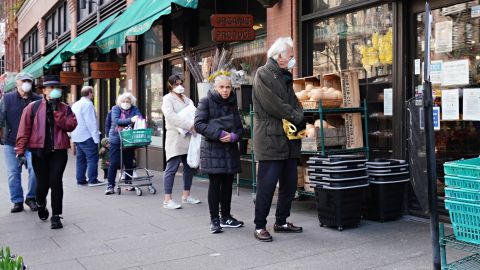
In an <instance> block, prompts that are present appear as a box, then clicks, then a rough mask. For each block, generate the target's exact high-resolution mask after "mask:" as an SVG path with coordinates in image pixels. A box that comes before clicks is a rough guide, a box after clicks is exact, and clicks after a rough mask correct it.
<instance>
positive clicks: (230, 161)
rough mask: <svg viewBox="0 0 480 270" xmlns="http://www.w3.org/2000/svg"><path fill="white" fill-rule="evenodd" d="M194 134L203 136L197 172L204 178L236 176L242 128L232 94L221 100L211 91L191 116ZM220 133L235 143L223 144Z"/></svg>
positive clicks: (215, 92) (235, 101)
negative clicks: (224, 132) (214, 175)
mask: <svg viewBox="0 0 480 270" xmlns="http://www.w3.org/2000/svg"><path fill="white" fill-rule="evenodd" d="M195 130H196V131H197V132H198V133H200V134H201V135H203V138H202V142H201V146H200V172H202V173H205V174H235V173H238V172H240V153H239V151H238V143H237V142H238V140H240V139H241V138H242V135H243V126H242V121H241V119H240V115H239V113H238V108H237V98H236V96H235V93H234V92H232V93H231V94H230V97H229V98H228V99H223V98H222V97H221V96H220V95H219V94H218V93H217V91H215V90H214V89H211V90H210V91H209V92H208V94H207V96H206V97H204V98H202V99H201V100H200V102H199V104H198V108H197V112H196V114H195ZM222 131H226V132H229V133H235V135H237V136H238V137H237V140H236V141H234V142H228V143H223V142H221V141H220V136H221V133H222Z"/></svg>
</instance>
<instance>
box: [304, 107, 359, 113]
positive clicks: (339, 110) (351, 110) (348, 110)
mask: <svg viewBox="0 0 480 270" xmlns="http://www.w3.org/2000/svg"><path fill="white" fill-rule="evenodd" d="M303 111H304V112H306V113H361V112H363V111H365V108H363V107H358V108H334V109H320V108H319V109H308V110H303Z"/></svg>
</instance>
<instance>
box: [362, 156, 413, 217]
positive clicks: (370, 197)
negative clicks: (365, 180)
mask: <svg viewBox="0 0 480 270" xmlns="http://www.w3.org/2000/svg"><path fill="white" fill-rule="evenodd" d="M367 172H368V175H369V182H370V186H369V189H368V191H369V192H368V193H367V203H366V208H365V218H367V219H370V220H379V221H381V222H384V221H387V220H395V219H398V218H400V217H401V216H402V212H403V205H404V198H405V190H406V189H407V187H408V182H410V172H409V169H408V163H407V162H406V161H405V160H397V159H375V160H371V161H369V162H367Z"/></svg>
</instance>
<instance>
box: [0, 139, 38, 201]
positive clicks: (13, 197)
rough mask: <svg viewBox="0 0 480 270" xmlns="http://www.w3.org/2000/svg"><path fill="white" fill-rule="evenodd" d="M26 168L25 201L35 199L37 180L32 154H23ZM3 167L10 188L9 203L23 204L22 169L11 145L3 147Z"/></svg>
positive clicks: (28, 152)
mask: <svg viewBox="0 0 480 270" xmlns="http://www.w3.org/2000/svg"><path fill="white" fill-rule="evenodd" d="M25 157H26V158H27V167H28V192H27V197H26V198H27V199H35V193H36V187H37V178H36V177H35V172H34V171H33V166H32V154H31V153H30V151H26V152H25ZM5 167H6V168H7V174H8V187H9V188H10V201H11V202H12V203H22V202H23V188H22V167H21V166H19V163H18V160H17V158H16V154H15V147H14V146H13V145H5Z"/></svg>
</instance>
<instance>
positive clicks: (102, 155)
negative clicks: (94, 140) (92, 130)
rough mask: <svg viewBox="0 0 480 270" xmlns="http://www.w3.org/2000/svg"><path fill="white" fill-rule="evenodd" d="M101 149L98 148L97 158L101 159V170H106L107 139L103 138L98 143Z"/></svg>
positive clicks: (108, 159) (108, 151) (107, 161)
mask: <svg viewBox="0 0 480 270" xmlns="http://www.w3.org/2000/svg"><path fill="white" fill-rule="evenodd" d="M100 144H101V145H102V147H101V148H100V151H99V152H98V156H99V157H100V158H101V159H102V165H101V166H102V169H103V170H104V169H108V166H110V149H109V148H108V144H109V141H108V138H103V139H102V140H101V142H100Z"/></svg>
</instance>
